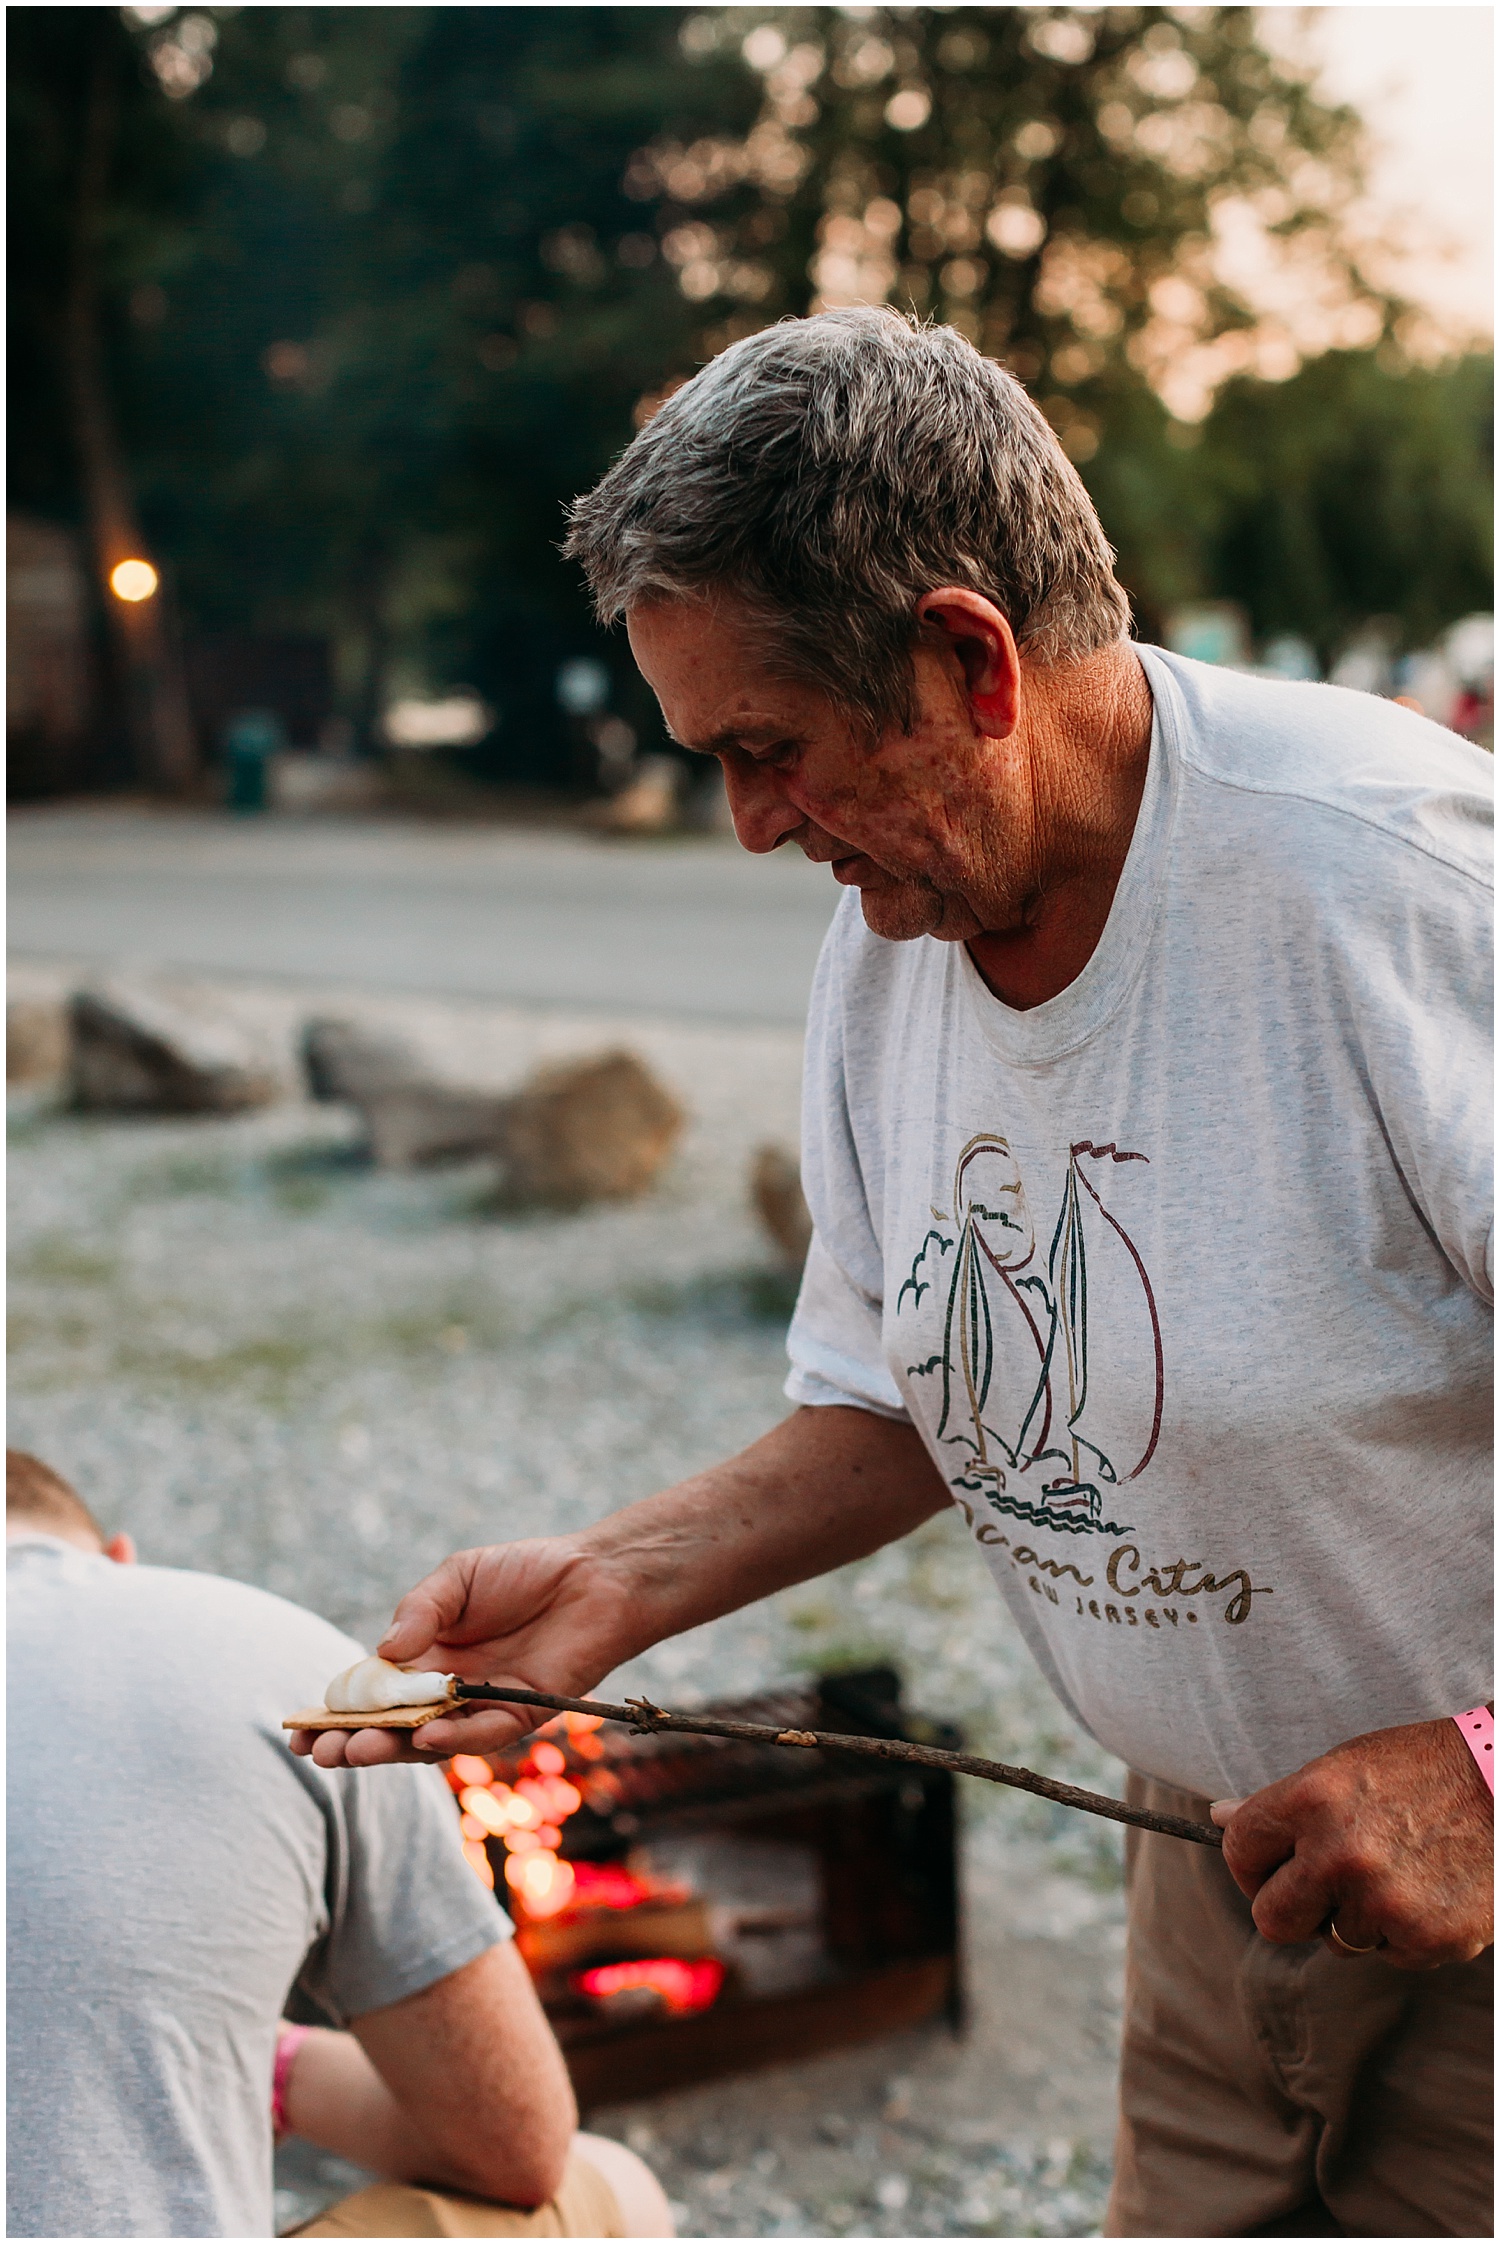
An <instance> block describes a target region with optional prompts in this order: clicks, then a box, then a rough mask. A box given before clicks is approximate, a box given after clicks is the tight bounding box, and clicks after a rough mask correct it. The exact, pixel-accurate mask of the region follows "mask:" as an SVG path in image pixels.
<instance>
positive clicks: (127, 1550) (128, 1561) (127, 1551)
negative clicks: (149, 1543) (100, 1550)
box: [104, 1527, 136, 1566]
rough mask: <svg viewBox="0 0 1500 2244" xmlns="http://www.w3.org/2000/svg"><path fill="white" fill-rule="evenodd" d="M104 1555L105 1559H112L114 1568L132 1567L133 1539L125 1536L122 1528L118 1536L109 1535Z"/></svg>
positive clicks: (134, 1559) (131, 1536) (133, 1555)
mask: <svg viewBox="0 0 1500 2244" xmlns="http://www.w3.org/2000/svg"><path fill="white" fill-rule="evenodd" d="M104 1555H105V1557H106V1558H112V1559H113V1560H114V1562H115V1564H116V1566H134V1564H135V1563H136V1550H135V1537H134V1536H133V1535H127V1534H126V1533H125V1530H124V1528H123V1527H122V1528H121V1530H120V1532H119V1534H118V1535H111V1537H110V1539H109V1541H108V1542H107V1543H106V1544H105V1546H104Z"/></svg>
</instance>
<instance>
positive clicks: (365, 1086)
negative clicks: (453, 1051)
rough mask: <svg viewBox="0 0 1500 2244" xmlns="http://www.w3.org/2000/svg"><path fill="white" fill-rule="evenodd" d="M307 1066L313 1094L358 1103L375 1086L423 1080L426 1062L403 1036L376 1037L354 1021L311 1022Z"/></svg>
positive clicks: (304, 1036) (306, 1040)
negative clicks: (424, 1063)
mask: <svg viewBox="0 0 1500 2244" xmlns="http://www.w3.org/2000/svg"><path fill="white" fill-rule="evenodd" d="M302 1068H303V1072H304V1074H305V1075H306V1077H307V1091H308V1096H309V1098H314V1099H322V1100H327V1101H337V1100H340V1099H347V1100H349V1101H350V1102H351V1104H353V1105H356V1106H357V1105H358V1104H359V1102H360V1100H361V1099H363V1098H365V1097H367V1096H368V1095H369V1094H370V1093H371V1092H372V1091H389V1090H392V1089H394V1088H395V1087H396V1086H397V1085H404V1084H408V1083H419V1082H420V1081H421V1080H422V1075H423V1070H422V1063H421V1061H420V1060H419V1059H418V1058H417V1055H416V1053H415V1052H414V1051H413V1050H412V1049H411V1046H410V1045H409V1044H403V1043H402V1042H401V1041H400V1039H399V1038H398V1037H394V1036H374V1035H372V1034H371V1032H370V1031H369V1030H368V1029H363V1028H360V1027H359V1026H358V1024H357V1023H356V1022H354V1021H340V1020H332V1019H320V1020H315V1021H309V1022H308V1023H307V1024H306V1026H305V1027H304V1029H303V1031H302Z"/></svg>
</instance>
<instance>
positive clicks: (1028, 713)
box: [968, 644, 1152, 1012]
mask: <svg viewBox="0 0 1500 2244" xmlns="http://www.w3.org/2000/svg"><path fill="white" fill-rule="evenodd" d="M1027 687H1028V690H1027V692H1026V695H1025V701H1024V710H1025V723H1026V742H1025V745H1026V749H1027V753H1028V758H1029V762H1030V766H1031V770H1032V772H1033V774H1034V779H1033V800H1034V812H1033V816H1034V829H1035V837H1036V839H1035V856H1036V866H1037V870H1036V876H1035V884H1034V887H1033V890H1032V893H1031V895H1030V896H1029V897H1028V899H1027V903H1026V906H1025V910H1024V914H1023V916H1022V918H1021V920H1020V923H1019V924H1017V925H1015V926H1011V927H1006V928H1002V929H999V930H997V931H995V932H993V933H989V934H984V935H976V936H972V937H971V938H970V940H969V944H968V950H969V956H970V957H971V958H972V959H973V961H974V964H975V966H976V968H977V969H978V971H979V974H980V977H981V979H982V980H983V981H984V983H985V985H986V987H987V988H988V989H990V990H991V991H993V993H994V995H995V996H996V997H998V998H999V999H1000V1001H1001V1003H1002V1004H1003V1005H1009V1006H1011V1007H1012V1008H1013V1009H1014V1010H1015V1011H1017V1012H1028V1011H1030V1010H1031V1008H1032V1007H1033V1006H1037V1005H1044V1004H1045V1003H1046V1002H1047V1000H1048V999H1049V998H1052V997H1056V996H1058V995H1059V994H1060V992H1062V991H1063V990H1065V989H1066V988H1067V987H1068V985H1069V984H1070V983H1071V982H1074V981H1076V980H1077V978H1078V976H1079V975H1080V974H1081V973H1082V972H1083V969H1084V968H1085V966H1087V964H1088V962H1089V960H1090V959H1091V958H1092V957H1093V955H1094V952H1095V950H1096V949H1097V948H1098V944H1099V938H1100V937H1101V935H1102V934H1103V933H1104V927H1105V923H1106V921H1107V920H1108V918H1109V913H1110V907H1111V905H1112V904H1113V902H1114V897H1115V890H1116V889H1117V888H1118V886H1119V882H1120V875H1121V873H1122V872H1123V871H1124V869H1125V860H1126V857H1127V856H1128V855H1129V853H1130V843H1131V838H1132V836H1133V835H1134V832H1135V822H1136V817H1137V814H1138V812H1139V810H1140V807H1141V797H1142V795H1143V794H1144V792H1145V786H1146V770H1147V766H1148V764H1149V761H1150V754H1151V725H1152V702H1151V688H1150V687H1149V685H1148V684H1147V682H1146V674H1145V672H1144V670H1143V669H1142V668H1141V664H1140V661H1139V658H1138V657H1137V655H1136V653H1135V650H1134V649H1133V648H1132V647H1129V646H1127V645H1124V644H1122V645H1120V646H1118V647H1111V648H1108V649H1106V650H1105V651H1104V652H1103V653H1102V654H1100V655H1098V656H1095V657H1093V658H1092V659H1091V660H1089V661H1087V662H1081V663H1074V664H1068V665H1064V666H1057V667H1053V668H1050V669H1048V670H1046V671H1037V672H1034V673H1032V675H1031V677H1030V678H1029V679H1028V680H1027Z"/></svg>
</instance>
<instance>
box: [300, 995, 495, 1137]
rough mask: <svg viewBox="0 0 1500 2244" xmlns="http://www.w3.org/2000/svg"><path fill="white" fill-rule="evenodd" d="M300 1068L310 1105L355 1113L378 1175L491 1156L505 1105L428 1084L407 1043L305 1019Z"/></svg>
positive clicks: (350, 1025) (349, 1025)
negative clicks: (316, 1102)
mask: <svg viewBox="0 0 1500 2244" xmlns="http://www.w3.org/2000/svg"><path fill="white" fill-rule="evenodd" d="M302 1066H303V1071H304V1073H305V1075H306V1077H307V1087H308V1091H309V1093H310V1095H311V1096H312V1097H313V1098H315V1099H323V1100H327V1101H330V1102H332V1101H342V1102H343V1103H345V1104H347V1105H349V1106H352V1107H354V1108H356V1109H357V1111H358V1113H359V1116H360V1119H361V1120H362V1121H363V1123H364V1126H365V1134H366V1140H367V1143H368V1147H369V1153H370V1159H371V1160H372V1161H373V1162H374V1164H375V1166H376V1167H377V1168H378V1169H412V1168H417V1167H420V1166H421V1164H422V1163H424V1162H427V1161H456V1160H462V1159H463V1157H464V1156H465V1155H467V1154H476V1153H488V1154H493V1153H495V1152H496V1151H497V1150H498V1147H499V1142H500V1131H501V1125H502V1119H503V1115H504V1109H505V1104H506V1102H505V1100H504V1099H503V1098H501V1097H500V1096H498V1095H497V1094H495V1093H486V1092H483V1091H467V1090H463V1089H460V1088H458V1087H456V1086H454V1085H452V1084H448V1083H441V1082H437V1081H435V1080H434V1079H433V1078H432V1077H431V1076H429V1075H428V1073H427V1072H426V1069H425V1067H424V1065H423V1063H422V1061H421V1060H420V1059H419V1058H418V1057H417V1054H416V1053H415V1052H414V1051H413V1050H412V1048H411V1046H410V1045H409V1044H403V1043H402V1042H401V1041H400V1040H399V1039H398V1038H396V1037H388V1036H377V1035H375V1034H373V1033H372V1032H371V1031H370V1030H369V1029H364V1028H360V1027H359V1026H358V1025H357V1023H355V1022H353V1021H340V1020H331V1019H330V1020H316V1021H309V1022H308V1023H307V1026H306V1027H305V1028H304V1029H303V1031H302Z"/></svg>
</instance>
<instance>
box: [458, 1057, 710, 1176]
mask: <svg viewBox="0 0 1500 2244" xmlns="http://www.w3.org/2000/svg"><path fill="white" fill-rule="evenodd" d="M682 1124H683V1112H682V1108H681V1107H680V1106H679V1105H678V1103H677V1101H676V1100H675V1099H674V1098H673V1096H672V1094H671V1092H670V1091H668V1090H667V1089H665V1087H664V1086H663V1085H662V1084H660V1083H658V1081H657V1080H656V1077H655V1076H654V1075H653V1074H652V1073H651V1070H650V1069H649V1068H648V1067H647V1066H646V1065H645V1064H644V1062H643V1061H641V1060H638V1059H637V1058H636V1056H635V1054H634V1053H633V1052H605V1053H603V1054H602V1055H601V1056H600V1057H599V1058H597V1059H590V1060H574V1061H568V1062H565V1063H563V1064H560V1065H558V1066H554V1067H547V1068H542V1069H541V1070H539V1072H538V1073H537V1074H536V1075H534V1076H533V1077H532V1078H531V1080H530V1082H529V1083H527V1084H525V1085H524V1086H523V1088H522V1089H521V1090H520V1091H518V1092H517V1093H516V1095H515V1097H514V1098H512V1099H509V1100H508V1101H507V1102H506V1105H505V1113H504V1118H503V1123H502V1129H501V1136H500V1152H501V1155H502V1158H503V1159H504V1162H505V1190H506V1197H507V1198H508V1199H510V1200H513V1201H521V1202H527V1201H530V1202H534V1203H536V1204H538V1205H540V1206H544V1207H559V1208H576V1207H581V1206H583V1205H584V1204H585V1203H586V1202H587V1201H590V1200H624V1199H629V1198H631V1197H632V1196H633V1195H634V1194H636V1193H638V1192H644V1191H645V1189H646V1187H647V1186H648V1185H649V1184H650V1183H651V1182H652V1180H653V1178H654V1177H655V1176H656V1174H657V1172H658V1170H659V1169H660V1168H661V1166H662V1163H663V1162H664V1161H665V1160H666V1158H667V1156H668V1154H669V1153H670V1152H671V1150H672V1148H673V1146H674V1145H675V1144H676V1142H677V1138H678V1135H679V1133H680V1131H681V1129H682Z"/></svg>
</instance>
